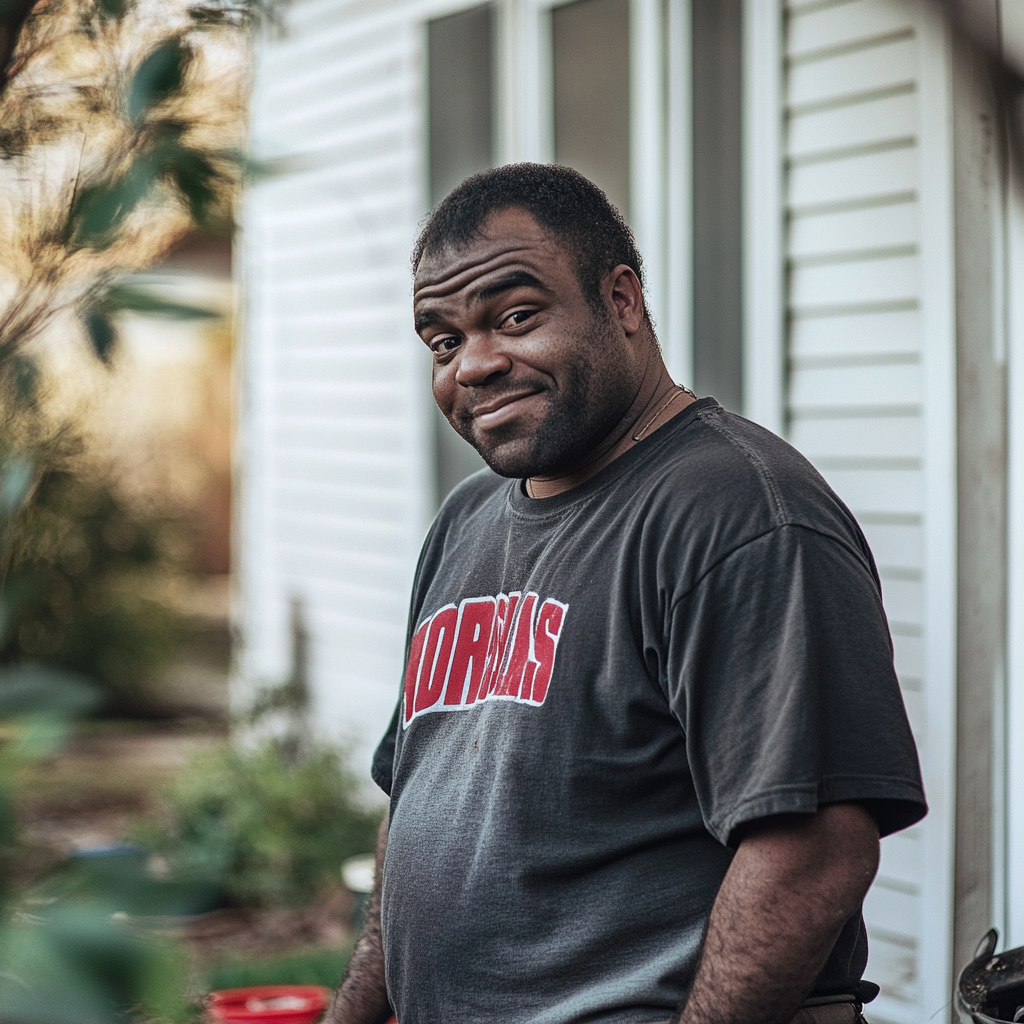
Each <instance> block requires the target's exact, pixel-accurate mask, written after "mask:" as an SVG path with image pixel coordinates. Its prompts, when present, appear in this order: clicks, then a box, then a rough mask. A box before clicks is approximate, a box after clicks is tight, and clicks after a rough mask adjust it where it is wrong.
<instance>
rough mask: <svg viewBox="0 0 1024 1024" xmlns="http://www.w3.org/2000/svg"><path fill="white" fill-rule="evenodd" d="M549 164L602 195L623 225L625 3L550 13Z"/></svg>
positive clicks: (596, 1) (593, 2) (583, 2)
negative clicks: (551, 113) (551, 120)
mask: <svg viewBox="0 0 1024 1024" xmlns="http://www.w3.org/2000/svg"><path fill="white" fill-rule="evenodd" d="M551 53H552V72H553V84H554V97H553V98H554V135H555V161H556V162H557V163H560V164H567V165H568V166H570V167H575V168H576V170H578V171H579V172H580V173H581V174H585V175H586V176H587V177H588V178H590V180H591V181H593V182H595V183H596V184H597V185H599V186H600V187H601V188H602V189H604V191H605V193H606V194H607V196H608V198H609V199H610V200H611V201H612V203H614V204H615V206H616V207H618V209H619V212H620V213H621V214H622V215H623V217H625V218H626V220H629V187H630V182H629V0H578V2H577V3H572V4H566V5H564V6H562V7H556V8H555V9H554V10H553V11H552V12H551Z"/></svg>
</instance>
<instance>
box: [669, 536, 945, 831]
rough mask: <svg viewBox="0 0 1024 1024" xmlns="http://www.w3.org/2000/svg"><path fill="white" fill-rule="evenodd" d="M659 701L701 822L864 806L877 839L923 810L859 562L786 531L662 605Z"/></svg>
mask: <svg viewBox="0 0 1024 1024" xmlns="http://www.w3.org/2000/svg"><path fill="white" fill-rule="evenodd" d="M667 669H668V672H667V675H668V679H667V686H668V690H669V700H670V703H671V706H672V709H673V711H674V713H675V715H676V716H677V717H678V719H679V721H680V722H681V724H682V726H683V729H684V731H685V736H686V749H687V757H688V759H689V764H690V770H691V772H692V775H693V780H694V785H695V788H696V792H697V798H698V801H699V803H700V807H701V812H702V814H703V817H704V822H705V825H706V827H707V828H708V830H709V831H710V832H711V834H712V835H714V836H715V837H716V838H717V839H718V840H719V841H721V842H722V843H728V842H729V837H730V835H731V834H732V833H733V831H734V830H735V829H736V827H737V826H739V825H742V824H744V823H746V822H750V821H755V820H757V819H759V818H764V817H768V816H770V815H774V814H784V813H792V812H804V813H812V812H814V811H815V810H817V808H818V807H819V806H821V805H824V804H829V803H842V802H858V803H863V804H864V805H865V806H867V807H868V809H869V810H870V811H871V812H872V814H873V815H874V817H875V819H876V820H877V822H878V825H879V830H880V832H881V834H882V835H888V834H889V833H890V832H895V831H897V830H899V829H901V828H906V827H907V826H908V825H911V824H913V823H914V822H915V821H918V820H919V819H920V818H922V817H923V816H924V814H925V813H926V811H927V807H926V804H925V799H924V792H923V789H922V786H921V776H920V769H919V766H918V760H917V751H916V748H915V746H914V740H913V736H912V734H911V731H910V725H909V723H908V721H907V715H906V711H905V709H904V706H903V700H902V696H901V694H900V689H899V684H898V682H897V679H896V672H895V669H894V667H893V658H892V645H891V641H890V638H889V630H888V626H887V624H886V620H885V614H884V612H883V610H882V603H881V596H880V594H879V592H878V588H877V585H876V583H875V580H874V577H873V575H872V572H871V570H870V569H869V567H868V564H867V561H866V559H864V558H863V557H860V556H858V554H857V553H855V552H854V551H853V550H851V549H850V548H849V547H847V546H846V545H845V544H843V543H841V542H840V541H838V540H836V539H834V538H832V537H828V536H825V535H823V534H820V533H818V532H816V531H814V530H811V529H808V528H806V527H800V526H782V527H778V528H776V529H773V530H772V531H770V532H769V533H766V534H764V535H763V536H761V537H758V538H757V539H756V540H753V541H750V542H748V543H747V544H745V545H743V546H742V547H740V548H739V549H737V550H735V551H733V552H732V553H731V554H729V555H728V556H727V557H725V558H724V559H722V560H721V561H720V562H719V563H718V564H717V565H716V566H714V567H713V568H712V569H710V570H709V571H708V572H707V573H706V574H705V575H704V577H703V578H702V579H701V580H700V581H699V582H698V583H697V584H696V586H694V587H693V589H692V590H690V591H689V592H688V593H686V594H683V595H682V596H680V597H679V598H678V599H677V600H676V601H675V603H674V605H673V606H672V611H671V619H670V638H669V651H668V664H667Z"/></svg>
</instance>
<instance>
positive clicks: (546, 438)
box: [413, 208, 642, 477]
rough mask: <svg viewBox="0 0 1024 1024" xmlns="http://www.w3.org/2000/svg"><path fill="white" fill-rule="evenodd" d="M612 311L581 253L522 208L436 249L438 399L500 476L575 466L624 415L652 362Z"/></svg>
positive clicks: (419, 290) (428, 260) (427, 335)
mask: <svg viewBox="0 0 1024 1024" xmlns="http://www.w3.org/2000/svg"><path fill="white" fill-rule="evenodd" d="M607 307H608V308H607V313H606V315H601V314H600V313H597V312H595V311H594V310H593V309H592V308H591V306H590V305H589V304H588V303H587V300H586V299H585V298H584V295H583V292H582V289H581V288H580V284H579V281H578V280H577V277H576V271H575V264H574V261H573V259H572V257H571V256H570V255H569V253H567V252H566V251H565V249H563V248H562V247H561V246H560V245H559V244H558V242H557V241H556V240H555V238H554V237H553V236H552V235H551V234H550V233H548V232H547V231H546V230H545V229H544V228H542V227H541V226H540V225H539V224H538V223H537V221H535V220H534V219H533V217H532V216H531V215H530V214H529V213H527V212H526V211H524V210H522V209H518V208H511V209H507V210H503V211H500V212H498V213H495V214H492V215H491V217H489V218H488V219H487V221H486V222H485V223H484V226H483V230H482V231H481V233H480V236H479V237H478V238H475V239H473V240H472V241H471V242H469V243H468V244H466V245H465V246H461V247H459V248H457V249H444V250H442V251H440V252H430V253H427V254H425V255H424V257H423V259H422V261H421V263H420V266H419V268H418V270H417V273H416V281H415V285H414V297H413V308H414V312H415V318H416V330H417V333H418V334H419V335H420V337H421V338H422V339H423V341H424V342H425V343H426V344H427V345H428V346H429V348H430V350H431V353H432V356H433V389H434V398H435V400H436V401H437V404H438V407H439V408H440V409H441V412H443V413H444V415H445V416H446V417H447V419H448V421H449V422H450V423H451V425H452V426H453V427H454V428H455V429H456V430H457V431H458V432H459V433H460V434H461V435H462V436H463V437H464V438H465V439H466V440H467V441H469V443H470V444H472V445H473V447H474V448H476V449H477V451H478V452H480V454H481V455H482V456H483V458H484V460H485V461H486V462H487V464H488V465H489V466H490V467H491V469H493V470H494V471H495V472H496V473H500V474H501V475H502V476H510V477H511V476H516V477H529V476H549V475H554V474H557V473H559V472H565V471H568V470H570V469H572V468H575V467H576V466H578V465H580V464H582V463H585V462H586V461H587V458H588V456H589V455H590V454H591V453H592V452H593V451H594V450H595V449H596V448H597V447H598V446H599V445H600V444H601V442H602V441H603V440H604V439H605V438H606V437H607V436H608V435H609V433H610V432H611V431H612V430H613V429H614V428H615V426H616V425H617V424H618V423H619V422H620V421H621V420H622V418H623V416H624V415H625V413H626V411H627V410H628V408H629V406H630V403H631V402H632V400H633V398H634V396H635V395H636V392H637V388H638V386H639V379H640V376H641V375H642V368H641V366H640V360H639V359H638V357H637V352H636V351H635V348H636V346H635V344H632V343H630V342H629V341H628V340H627V337H626V334H625V332H624V331H623V329H622V326H621V325H620V323H619V321H618V319H617V317H616V313H615V308H614V303H613V302H612V301H611V299H610V298H609V299H608V300H607Z"/></svg>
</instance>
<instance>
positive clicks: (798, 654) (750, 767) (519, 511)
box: [373, 399, 925, 1024]
mask: <svg viewBox="0 0 1024 1024" xmlns="http://www.w3.org/2000/svg"><path fill="white" fill-rule="evenodd" d="M373 774H374V778H375V779H376V781H377V782H378V784H379V785H380V786H381V787H382V788H383V789H384V790H385V791H386V792H388V793H390V795H391V826H390V833H389V839H388V849H387V857H386V860H385V865H384V876H383V907H382V923H383V933H384V952H385V960H386V969H387V983H388V991H389V993H390V997H391V1000H392V1004H393V1006H394V1007H395V1009H396V1011H397V1014H398V1019H399V1020H400V1021H401V1022H402V1024H438V1022H440V1021H451V1022H456V1021H460V1022H461V1021H465V1022H473V1024H485V1022H493V1024H499V1022H500V1024H516V1022H523V1024H525V1022H530V1024H570V1022H571V1024H583V1022H588V1024H589V1022H643V1021H656V1020H663V1019H665V1018H666V1017H668V1016H669V1015H670V1014H671V1012H672V1011H673V1010H674V1009H675V1008H676V1006H677V1005H678V1004H679V1003H680V1001H681V1000H682V999H683V998H684V996H685V994H686V991H687V989H688V986H689V983H690V980H691V978H692V976H693V972H694V969H695V967H696V962H697V958H698V954H699V950H700V944H701V940H702V936H703V932H704V928H705V925H706V923H707V918H708V913H709V911H710V908H711V904H712V902H713V900H714V898H715V894H716V892H717V890H718V887H719V885H720V883H721V880H722V877H723V876H724V874H725V871H726V869H727V868H728V866H729V861H730V859H731V857H732V851H731V849H730V846H729V843H730V837H733V836H734V830H735V829H736V828H737V826H740V825H742V824H743V823H745V822H750V821H753V820H755V819H758V818H763V817H765V816H767V815H773V814H781V813H785V812H813V811H814V810H815V809H816V808H817V807H818V806H819V805H821V804H825V803H832V802H837V801H859V802H863V803H865V805H867V806H868V807H869V808H870V810H871V811H872V813H873V814H874V815H875V817H876V819H877V820H878V823H879V826H880V828H881V831H882V834H883V835H884V834H887V833H889V832H892V831H895V830H896V829H900V828H904V827H906V826H907V825H910V824H912V823H913V822H915V821H917V820H918V819H919V818H920V817H922V815H923V814H924V813H925V804H924V796H923V793H922V789H921V781H920V774H919V770H918V763H917V755H916V752H915V749H914V743H913V739H912V738H911V733H910V729H909V726H908V724H907V719H906V714H905V712H904V709H903V704H902V700H901V698H900V692H899V687H898V685H897V681H896V676H895V672H894V670H893V662H892V648H891V642H890V639H889V633H888V628H887V626H886V621H885V615H884V613H883V611H882V602H881V596H880V592H879V583H878V578H877V574H876V572H875V567H874V563H873V561H872V558H871V554H870V552H869V550H868V546H867V543H866V541H865V540H864V537H863V535H862V534H861V532H860V530H859V528H858V526H857V524H856V522H855V521H854V519H853V517H852V515H851V514H850V512H849V511H848V510H847V509H846V507H845V506H844V505H843V504H842V502H841V501H840V500H839V499H838V498H837V497H836V496H835V494H833V492H832V491H831V490H830V489H829V487H828V485H827V484H826V483H825V482H824V480H822V478H821V477H820V476H819V475H818V473H817V472H816V471H815V470H814V469H813V468H812V467H811V466H810V464H809V463H808V462H807V461H806V460H805V459H803V458H802V457H801V456H800V455H799V454H798V453H797V452H796V451H795V450H794V449H792V448H791V447H789V446H788V445H787V444H786V443H785V442H783V441H781V440H780V439H778V438H777V437H775V436H774V435H772V434H770V433H768V432H767V431H765V430H763V429H761V428H760V427H757V426H756V425H754V424H752V423H750V422H748V421H746V420H744V419H742V418H740V417H738V416H735V415H733V414H731V413H728V412H726V411H724V410H723V409H722V408H721V407H720V406H718V405H717V403H715V402H714V400H713V399H703V400H701V401H699V402H696V403H694V404H693V405H691V406H690V407H689V408H688V409H686V410H685V411H684V412H683V413H681V414H680V415H678V416H676V417H675V418H674V419H673V420H672V421H670V423H668V424H667V425H666V426H664V427H662V428H661V429H660V430H658V431H656V432H655V433H654V434H653V435H652V436H651V437H650V438H649V439H647V440H645V441H644V442H643V443H641V444H639V445H637V446H636V447H635V448H633V449H631V450H630V451H629V452H627V453H626V454H625V455H623V456H622V457H620V458H619V459H617V460H616V461H615V462H614V463H612V464H611V465H610V466H609V467H607V468H606V469H605V470H603V471H602V472H601V473H600V474H598V475H597V476H596V477H594V478H593V479H591V480H590V481H588V482H587V483H585V484H583V485H582V486H580V487H577V488H575V489H573V490H571V491H568V492H566V493H564V494H560V495H557V496H555V497H552V498H543V499H537V500H534V499H530V498H528V497H526V496H525V495H524V493H523V491H522V486H521V482H519V481H509V480H505V479H502V478H500V477H498V476H495V475H494V474H492V473H490V472H489V471H482V472H481V473H478V474H477V475H475V476H473V477H471V478H470V479H469V480H468V481H466V482H465V483H464V484H462V485H461V486H460V487H459V488H458V489H457V490H456V491H455V492H454V493H453V494H452V496H451V497H450V498H449V499H448V501H447V502H446V503H445V505H444V508H443V509H442V510H441V512H440V514H439V515H438V518H437V521H436V522H435V523H434V526H433V528H432V529H431V531H430V534H429V536H428V538H427V541H426V544H425V546H424V549H423V553H422V555H421V559H420V564H419V568H418V571H417V576H416V582H415V586H414V589H413V596H412V608H411V614H410V636H409V645H408V668H407V671H406V677H405V682H404V686H403V691H402V696H401V698H400V700H399V705H398V708H397V710H396V713H395V719H394V721H393V723H392V727H391V728H390V729H389V731H388V733H387V735H386V736H385V738H384V740H383V742H382V743H381V745H380V748H379V749H378V751H377V754H376V756H375V759H374V766H373ZM866 956H867V944H866V939H865V935H864V928H863V923H862V921H861V919H860V915H859V914H858V915H857V916H856V917H855V918H854V919H852V920H851V921H850V922H849V923H848V924H847V926H846V928H845V929H844V931H843V933H842V935H841V937H840V939H839V941H838V943H837V944H836V947H835V949H834V951H833V953H832V955H831V957H830V959H829V961H828V963H827V965H826V967H825V969H824V971H823V972H822V974H821V976H820V977H819V979H818V982H817V983H816V985H815V992H817V993H825V992H838V991H852V990H853V989H854V988H855V986H856V984H857V982H858V979H860V977H861V973H862V971H863V969H864V964H865V961H866Z"/></svg>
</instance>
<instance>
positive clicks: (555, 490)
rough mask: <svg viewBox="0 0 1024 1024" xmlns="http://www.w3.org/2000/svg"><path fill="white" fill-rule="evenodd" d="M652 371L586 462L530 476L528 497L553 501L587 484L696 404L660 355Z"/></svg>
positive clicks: (527, 489)
mask: <svg viewBox="0 0 1024 1024" xmlns="http://www.w3.org/2000/svg"><path fill="white" fill-rule="evenodd" d="M652 369H655V370H656V372H655V373H653V374H651V375H650V376H649V378H648V380H647V381H645V382H644V383H643V384H641V387H640V390H639V391H638V393H637V397H636V399H635V400H634V401H633V403H632V405H631V406H630V408H629V411H628V412H627V413H626V415H625V416H623V418H622V419H621V420H620V421H619V423H618V424H617V425H616V428H615V429H614V430H613V431H611V432H610V433H609V435H608V436H607V437H606V438H605V439H604V440H603V441H602V442H601V444H600V445H598V446H596V447H595V448H594V449H593V451H591V453H590V454H589V455H588V456H587V458H586V459H585V460H583V461H582V462H580V463H578V464H577V465H576V466H574V467H573V468H572V469H570V470H568V471H566V472H565V473H559V474H556V475H554V476H532V477H529V478H528V479H527V480H526V483H525V490H526V494H527V495H528V496H529V497H531V498H551V497H553V496H554V495H556V494H563V493H565V492H566V491H569V490H572V488H574V487H579V486H580V484H583V483H586V482H587V481H588V480H589V479H591V477H594V476H597V474H598V473H600V472H601V470H602V469H604V468H605V467H606V466H610V465H611V464H612V463H613V462H614V461H615V460H616V459H617V458H619V456H621V455H624V454H625V453H626V452H628V451H629V450H630V449H631V448H633V447H635V446H636V445H637V444H642V443H643V442H644V441H645V440H646V439H647V438H649V437H650V436H651V435H652V434H653V433H655V431H657V430H658V429H659V428H661V427H663V426H664V425H665V424H666V423H668V422H669V420H671V419H673V418H674V417H676V416H678V415H679V413H681V412H682V411H683V410H684V409H685V408H686V407H687V406H688V405H692V404H693V402H695V401H696V397H695V396H694V394H693V393H692V392H691V391H688V390H685V389H683V388H682V387H681V386H680V385H678V384H675V383H674V382H673V380H672V378H671V377H670V376H669V373H668V370H667V369H666V367H665V364H664V363H663V362H662V360H661V357H660V355H659V356H658V359H657V365H656V367H653V368H652Z"/></svg>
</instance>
